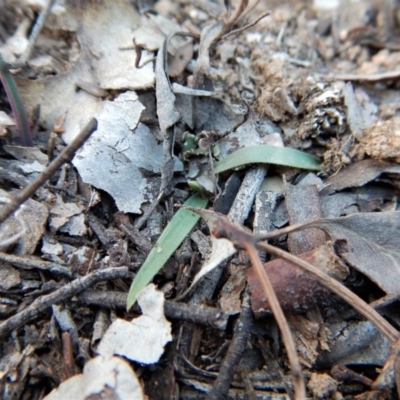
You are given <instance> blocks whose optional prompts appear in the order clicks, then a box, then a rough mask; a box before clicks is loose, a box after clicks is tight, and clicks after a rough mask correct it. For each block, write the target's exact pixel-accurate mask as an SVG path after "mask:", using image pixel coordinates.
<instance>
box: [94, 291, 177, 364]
mask: <svg viewBox="0 0 400 400" xmlns="http://www.w3.org/2000/svg"><path fill="white" fill-rule="evenodd" d="M137 300H138V303H139V306H140V308H141V309H142V312H143V315H142V316H140V317H138V318H135V319H133V320H132V321H131V322H128V321H125V320H123V319H119V318H118V319H116V320H115V321H114V322H113V323H112V324H111V325H110V327H109V328H108V329H107V331H106V333H105V334H104V336H103V339H102V340H101V342H100V343H99V346H98V348H97V351H98V353H99V354H100V355H102V356H104V357H106V358H107V357H111V356H112V355H114V354H115V355H120V356H123V357H126V358H128V359H129V360H131V361H136V362H139V363H143V364H153V363H155V362H157V361H158V360H159V358H160V357H161V356H162V354H163V352H164V346H165V344H166V343H168V342H170V341H171V340H172V336H171V324H170V323H169V322H168V321H167V320H166V319H165V316H164V295H163V293H162V292H160V291H158V290H156V287H155V286H154V285H153V284H151V285H148V286H147V287H146V288H144V289H143V290H142V291H141V292H140V293H139V295H138V299H137Z"/></svg>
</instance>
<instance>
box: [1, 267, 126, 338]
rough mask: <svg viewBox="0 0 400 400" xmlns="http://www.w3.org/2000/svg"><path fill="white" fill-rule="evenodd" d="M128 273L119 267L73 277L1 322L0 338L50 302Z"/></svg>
mask: <svg viewBox="0 0 400 400" xmlns="http://www.w3.org/2000/svg"><path fill="white" fill-rule="evenodd" d="M128 275H129V269H128V267H119V268H106V269H102V270H99V271H94V272H92V273H91V274H90V275H87V276H85V277H83V278H78V279H75V280H74V281H72V282H71V283H68V284H67V285H65V286H63V287H61V288H60V289H58V290H56V291H55V292H53V293H50V294H48V295H46V296H41V297H39V298H38V299H36V300H35V301H34V302H33V303H32V304H31V305H29V306H28V307H27V308H25V309H24V310H23V311H21V312H19V313H18V314H16V315H13V316H12V317H10V318H8V319H6V320H5V321H3V322H1V323H0V338H4V337H5V336H7V335H8V334H9V333H10V332H11V331H13V330H14V329H18V328H21V327H22V326H24V325H26V324H27V323H28V322H29V321H32V320H33V319H34V318H36V317H37V316H38V315H39V314H41V313H42V312H44V311H46V310H47V309H48V308H49V307H51V305H52V304H55V303H58V302H60V301H63V300H66V299H68V298H70V297H72V296H74V295H76V294H78V293H81V292H83V291H84V290H86V289H87V288H89V287H90V286H92V285H94V284H95V283H97V282H100V281H106V280H111V279H118V278H127V277H128Z"/></svg>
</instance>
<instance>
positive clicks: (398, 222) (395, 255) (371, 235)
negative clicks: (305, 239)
mask: <svg viewBox="0 0 400 400" xmlns="http://www.w3.org/2000/svg"><path fill="white" fill-rule="evenodd" d="M306 228H320V229H323V230H324V231H325V232H327V233H328V235H329V236H330V237H331V239H332V240H342V241H344V243H343V246H341V247H342V249H341V254H340V255H341V257H342V258H344V259H345V260H346V261H347V262H348V263H349V265H351V266H352V267H353V268H355V269H357V270H358V271H360V272H362V273H363V274H365V275H366V276H368V277H369V278H370V279H371V280H372V281H373V282H375V283H376V284H377V285H378V286H379V287H380V288H381V289H383V290H384V291H385V292H386V293H387V294H394V293H397V292H398V291H399V286H400V237H399V229H400V212H396V211H393V212H382V213H359V214H353V215H349V216H347V217H343V218H326V219H319V220H316V221H313V222H310V223H307V224H305V225H303V226H302V227H301V229H306Z"/></svg>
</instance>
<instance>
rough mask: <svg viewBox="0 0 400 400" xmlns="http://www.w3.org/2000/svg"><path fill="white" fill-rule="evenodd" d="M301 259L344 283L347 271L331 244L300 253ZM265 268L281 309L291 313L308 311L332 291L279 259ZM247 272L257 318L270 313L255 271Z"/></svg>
mask: <svg viewBox="0 0 400 400" xmlns="http://www.w3.org/2000/svg"><path fill="white" fill-rule="evenodd" d="M298 257H299V258H300V259H302V260H305V261H307V262H309V263H310V264H312V265H315V266H316V267H317V268H319V269H321V270H322V271H323V272H325V273H326V274H328V275H329V276H331V277H334V278H336V279H338V280H339V281H341V280H343V279H344V278H345V277H346V275H347V268H346V267H345V266H344V265H343V264H342V263H341V262H340V260H339V259H338V257H337V256H336V255H335V253H334V251H333V248H332V244H331V243H327V244H325V245H323V246H321V247H319V248H317V249H315V250H312V251H309V252H307V253H303V254H299V255H298ZM264 268H265V271H266V272H267V274H268V277H269V279H270V280H271V283H272V286H273V287H274V290H275V293H276V295H277V297H278V300H279V302H280V304H281V306H282V309H283V310H285V311H287V312H289V313H290V312H293V313H301V312H304V311H306V310H309V309H311V308H313V307H315V306H316V305H317V304H318V303H319V302H320V301H321V300H323V299H324V298H326V297H327V296H329V294H330V293H331V292H330V290H329V289H327V288H325V287H324V286H322V285H321V284H320V283H319V282H318V281H317V280H316V279H315V278H313V277H312V276H310V275H309V274H308V273H307V272H306V271H304V270H303V269H302V268H300V267H298V266H296V265H294V264H291V263H289V262H288V261H285V260H282V259H280V258H278V259H275V260H272V261H269V262H267V263H265V264H264ZM246 273H247V280H248V282H249V285H250V289H251V292H252V301H251V306H252V309H253V312H254V313H255V314H256V315H257V314H258V315H262V314H265V313H266V312H269V313H270V312H271V311H270V307H269V304H268V301H267V299H266V297H265V294H264V291H263V290H262V287H261V285H260V282H259V280H258V278H257V274H256V273H255V270H254V268H249V269H248V270H247V271H246Z"/></svg>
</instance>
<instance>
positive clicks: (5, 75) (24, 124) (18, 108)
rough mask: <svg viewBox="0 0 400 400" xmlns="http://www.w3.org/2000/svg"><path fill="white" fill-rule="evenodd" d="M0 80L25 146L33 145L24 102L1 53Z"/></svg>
mask: <svg viewBox="0 0 400 400" xmlns="http://www.w3.org/2000/svg"><path fill="white" fill-rule="evenodd" d="M0 80H1V82H2V84H3V86H4V90H5V92H6V95H7V98H8V101H9V102H10V105H11V109H12V111H13V114H14V118H15V123H16V124H17V129H18V133H19V136H20V139H21V144H22V145H23V146H27V147H30V146H33V140H32V133H31V129H30V127H29V121H28V116H27V114H26V111H25V107H24V103H23V102H22V98H21V95H20V94H19V91H18V88H17V84H16V83H15V80H14V77H13V76H12V74H11V72H10V71H9V70H8V67H7V64H6V63H5V62H4V60H3V58H2V57H1V54H0Z"/></svg>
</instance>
